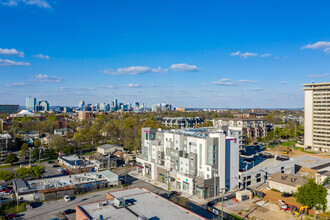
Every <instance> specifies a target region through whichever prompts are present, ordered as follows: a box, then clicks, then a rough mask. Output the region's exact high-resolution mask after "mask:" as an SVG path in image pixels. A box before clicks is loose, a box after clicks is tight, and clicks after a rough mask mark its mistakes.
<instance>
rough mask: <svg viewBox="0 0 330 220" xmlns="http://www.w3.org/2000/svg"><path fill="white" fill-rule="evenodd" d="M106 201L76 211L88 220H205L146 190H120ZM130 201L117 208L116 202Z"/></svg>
mask: <svg viewBox="0 0 330 220" xmlns="http://www.w3.org/2000/svg"><path fill="white" fill-rule="evenodd" d="M107 198H112V199H109V200H105V201H100V202H95V203H88V204H84V205H78V206H77V208H76V211H77V212H79V211H80V210H81V211H82V213H84V215H86V219H98V218H99V217H100V216H101V215H102V216H103V219H121V220H131V219H137V218H138V217H141V216H145V217H146V218H147V219H189V220H195V219H204V218H203V217H201V216H199V215H197V214H195V213H193V212H191V211H190V210H188V209H185V208H183V207H181V206H178V205H176V204H175V203H173V202H171V201H169V200H167V199H165V198H163V197H161V196H159V195H157V194H154V193H152V192H150V191H148V190H146V189H144V188H131V189H120V190H115V191H111V192H108V193H107ZM117 199H118V200H125V201H127V200H129V201H130V203H128V202H125V203H126V204H129V205H125V206H122V207H117V206H115V205H114V204H115V201H116V200H117Z"/></svg>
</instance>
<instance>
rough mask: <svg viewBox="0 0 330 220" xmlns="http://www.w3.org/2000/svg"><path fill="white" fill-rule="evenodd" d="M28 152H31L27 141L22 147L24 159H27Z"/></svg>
mask: <svg viewBox="0 0 330 220" xmlns="http://www.w3.org/2000/svg"><path fill="white" fill-rule="evenodd" d="M27 152H29V145H28V144H27V143H24V144H23V145H22V148H21V155H22V156H23V157H24V160H26V154H27Z"/></svg>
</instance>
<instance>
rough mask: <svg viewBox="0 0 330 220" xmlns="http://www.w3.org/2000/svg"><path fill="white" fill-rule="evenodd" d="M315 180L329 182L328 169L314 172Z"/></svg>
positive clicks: (329, 172) (318, 182)
mask: <svg viewBox="0 0 330 220" xmlns="http://www.w3.org/2000/svg"><path fill="white" fill-rule="evenodd" d="M315 182H316V183H317V184H323V183H330V171H327V170H323V171H320V172H317V173H315Z"/></svg>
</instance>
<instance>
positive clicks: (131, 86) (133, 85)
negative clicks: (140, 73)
mask: <svg viewBox="0 0 330 220" xmlns="http://www.w3.org/2000/svg"><path fill="white" fill-rule="evenodd" d="M125 86H126V87H130V88H140V87H141V85H140V84H138V83H136V84H134V83H128V84H126V85H125Z"/></svg>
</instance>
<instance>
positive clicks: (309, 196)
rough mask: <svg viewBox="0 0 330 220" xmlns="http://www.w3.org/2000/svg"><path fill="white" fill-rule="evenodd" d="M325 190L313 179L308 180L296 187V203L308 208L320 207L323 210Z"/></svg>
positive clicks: (325, 201)
mask: <svg viewBox="0 0 330 220" xmlns="http://www.w3.org/2000/svg"><path fill="white" fill-rule="evenodd" d="M326 196H327V190H326V188H324V187H323V186H322V185H319V184H316V183H315V180H314V179H310V180H309V181H308V183H307V184H305V185H303V186H300V187H298V190H297V193H296V197H297V202H300V203H301V204H303V205H305V206H308V208H313V207H316V206H317V205H319V206H320V205H321V206H323V207H324V208H325V205H326V203H327V200H326V198H325V197H326Z"/></svg>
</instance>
